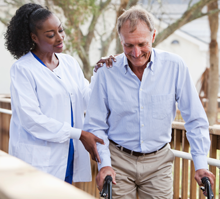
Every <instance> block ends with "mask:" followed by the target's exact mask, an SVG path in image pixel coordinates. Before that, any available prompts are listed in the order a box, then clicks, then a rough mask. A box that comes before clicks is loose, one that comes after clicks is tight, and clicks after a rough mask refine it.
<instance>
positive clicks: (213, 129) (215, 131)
mask: <svg viewBox="0 0 220 199" xmlns="http://www.w3.org/2000/svg"><path fill="white" fill-rule="evenodd" d="M184 124H185V122H176V121H173V123H172V128H173V129H180V130H186V129H185V127H184ZM209 134H210V135H220V125H213V126H209Z"/></svg>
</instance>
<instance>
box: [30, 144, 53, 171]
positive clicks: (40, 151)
mask: <svg viewBox="0 0 220 199" xmlns="http://www.w3.org/2000/svg"><path fill="white" fill-rule="evenodd" d="M50 154H51V150H50V147H46V146H34V150H33V158H32V165H33V166H36V167H38V166H42V167H48V166H49V163H50Z"/></svg>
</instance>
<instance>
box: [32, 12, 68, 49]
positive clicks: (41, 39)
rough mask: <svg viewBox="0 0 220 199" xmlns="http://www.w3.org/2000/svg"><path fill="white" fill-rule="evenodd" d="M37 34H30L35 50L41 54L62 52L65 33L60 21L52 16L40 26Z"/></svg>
mask: <svg viewBox="0 0 220 199" xmlns="http://www.w3.org/2000/svg"><path fill="white" fill-rule="evenodd" d="M36 33H37V34H34V33H31V37H32V40H33V41H34V42H35V44H36V49H38V50H40V51H41V52H43V53H60V52H62V51H63V41H64V37H65V33H64V30H63V27H62V25H61V22H60V20H59V19H58V18H57V17H56V16H55V15H54V14H51V16H50V17H49V18H48V19H47V20H46V21H44V22H43V23H42V24H41V28H40V29H37V31H36Z"/></svg>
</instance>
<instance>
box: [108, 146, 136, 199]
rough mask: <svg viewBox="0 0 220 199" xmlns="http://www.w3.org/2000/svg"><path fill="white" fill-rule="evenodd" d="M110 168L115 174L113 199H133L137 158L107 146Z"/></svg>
mask: <svg viewBox="0 0 220 199" xmlns="http://www.w3.org/2000/svg"><path fill="white" fill-rule="evenodd" d="M109 149H110V152H111V163H112V168H113V169H114V171H115V172H116V183H117V184H116V185H114V184H113V185H112V197H113V199H119V198H120V199H135V198H136V194H137V191H136V190H137V187H136V184H135V178H136V162H137V157H135V156H130V155H129V154H127V153H125V152H123V151H120V150H119V149H118V148H117V147H116V146H115V145H114V144H112V143H110V144H109Z"/></svg>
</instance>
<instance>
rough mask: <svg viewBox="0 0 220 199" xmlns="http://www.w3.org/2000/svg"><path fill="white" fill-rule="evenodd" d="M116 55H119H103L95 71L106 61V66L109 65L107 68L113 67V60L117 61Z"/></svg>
mask: <svg viewBox="0 0 220 199" xmlns="http://www.w3.org/2000/svg"><path fill="white" fill-rule="evenodd" d="M116 56H117V55H110V56H109V57H102V58H101V59H100V60H99V61H98V62H97V63H96V65H95V69H94V71H95V72H97V71H98V69H99V68H100V67H102V66H103V64H104V63H105V64H106V67H107V68H111V67H112V60H113V61H114V62H116V59H115V57H116Z"/></svg>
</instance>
